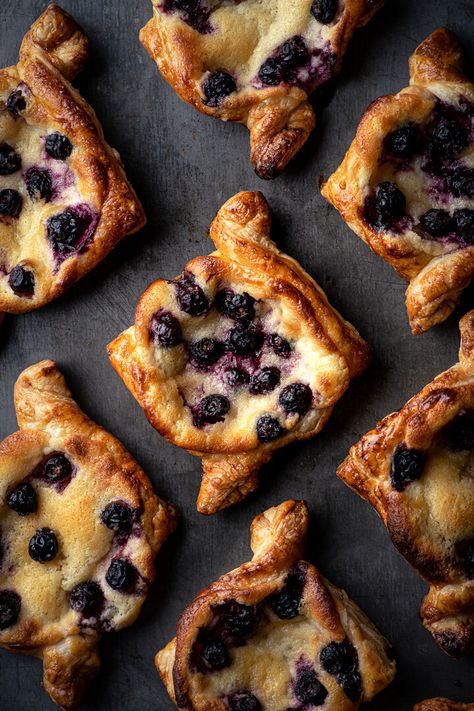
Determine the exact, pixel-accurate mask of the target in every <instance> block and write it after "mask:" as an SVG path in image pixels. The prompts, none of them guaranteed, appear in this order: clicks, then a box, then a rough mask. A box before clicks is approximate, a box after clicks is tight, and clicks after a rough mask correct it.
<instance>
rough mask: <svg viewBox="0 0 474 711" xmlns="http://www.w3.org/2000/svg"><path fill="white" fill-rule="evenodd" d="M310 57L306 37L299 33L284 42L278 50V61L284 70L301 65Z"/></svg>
mask: <svg viewBox="0 0 474 711" xmlns="http://www.w3.org/2000/svg"><path fill="white" fill-rule="evenodd" d="M308 59H309V52H308V48H307V46H306V44H305V41H304V39H303V38H302V37H300V36H299V35H296V36H295V37H292V38H291V39H289V40H287V41H286V42H284V43H283V44H282V45H281V47H280V50H279V52H278V61H279V62H280V65H281V66H282V68H283V70H284V71H286V70H287V69H296V68H297V67H301V66H302V65H303V64H306V62H307V61H308Z"/></svg>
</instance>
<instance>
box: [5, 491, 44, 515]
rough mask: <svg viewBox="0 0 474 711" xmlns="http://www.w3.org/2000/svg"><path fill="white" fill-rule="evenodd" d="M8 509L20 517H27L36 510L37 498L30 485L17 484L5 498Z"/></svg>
mask: <svg viewBox="0 0 474 711" xmlns="http://www.w3.org/2000/svg"><path fill="white" fill-rule="evenodd" d="M6 503H7V506H8V508H10V509H12V511H15V512H16V513H17V514H19V515H20V516H27V515H28V514H32V513H34V512H35V511H36V510H37V509H38V497H37V496H36V491H35V490H34V488H33V487H32V486H31V484H28V483H25V484H19V485H18V486H16V487H15V488H14V489H13V490H12V491H10V493H9V494H8V496H7V500H6Z"/></svg>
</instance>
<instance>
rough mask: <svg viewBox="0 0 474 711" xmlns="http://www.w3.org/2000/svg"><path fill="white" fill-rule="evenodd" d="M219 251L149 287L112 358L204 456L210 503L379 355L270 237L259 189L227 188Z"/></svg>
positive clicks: (224, 499) (304, 430) (318, 414)
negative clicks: (234, 192)
mask: <svg viewBox="0 0 474 711" xmlns="http://www.w3.org/2000/svg"><path fill="white" fill-rule="evenodd" d="M211 238H212V240H213V242H214V244H215V246H216V248H217V251H215V252H213V253H212V254H210V255H208V256H205V257H197V258H195V259H193V260H192V261H191V262H189V263H188V264H187V265H186V267H185V268H184V271H183V273H182V274H181V275H180V276H179V277H177V278H176V279H173V280H172V281H165V280H163V279H159V280H158V281H156V282H154V283H153V284H152V285H151V286H150V287H149V288H148V289H147V290H146V291H145V293H144V294H143V296H142V298H141V299H140V302H139V304H138V307H137V310H136V315H135V323H134V325H133V326H132V327H131V328H129V329H127V330H126V331H124V332H123V333H122V334H121V335H120V336H119V337H118V338H117V339H116V340H115V341H113V342H112V343H111V344H110V345H109V356H110V359H111V362H112V365H113V366H114V368H115V369H116V370H117V372H118V373H119V375H120V376H121V377H122V378H123V379H124V381H125V383H126V385H127V386H128V388H129V389H130V391H131V392H132V394H133V395H134V396H135V398H136V399H137V400H138V402H139V403H140V405H141V406H142V407H143V409H144V411H145V414H146V416H147V417H148V419H149V420H150V422H151V424H152V425H153V426H154V427H155V428H156V429H157V430H158V431H159V432H160V433H161V434H162V435H164V436H165V437H167V438H168V439H169V440H170V441H171V442H173V443H174V444H177V445H178V446H180V447H184V448H185V449H187V450H188V451H190V452H191V453H192V454H195V455H197V456H199V457H201V458H202V465H203V481H202V486H201V492H200V494H199V499H198V509H199V511H201V512H202V513H207V514H210V513H215V512H216V511H218V510H219V509H222V508H224V507H225V506H229V505H230V504H233V503H235V502H236V501H239V500H240V499H242V498H243V497H245V496H247V494H249V493H250V492H251V491H253V490H254V489H255V488H256V486H257V483H258V480H257V475H258V471H259V469H260V467H261V466H262V465H263V464H264V463H265V462H268V461H269V460H270V458H271V456H272V454H273V453H274V452H275V451H276V450H277V449H278V448H280V447H283V446H284V445H286V444H289V443H290V442H293V441H295V440H299V439H305V438H307V437H312V436H313V435H315V434H316V433H317V432H319V431H320V430H321V429H322V427H323V426H324V424H325V423H326V421H327V419H328V418H329V416H330V414H331V412H332V409H333V407H334V405H335V404H336V402H337V401H338V400H339V398H340V397H341V396H342V395H343V393H344V392H345V390H346V389H347V387H348V385H349V382H350V379H351V378H353V377H354V376H356V375H358V374H359V373H361V372H362V371H363V370H364V368H365V367H366V366H367V365H368V363H369V360H370V355H371V353H370V349H369V347H368V345H367V344H366V343H365V342H364V341H363V340H362V338H361V337H360V336H359V334H358V333H357V331H356V330H355V329H354V328H353V327H352V326H351V325H350V324H349V323H347V322H346V321H344V319H343V318H342V317H341V316H340V315H339V314H338V313H337V312H336V311H335V310H334V309H333V308H332V307H331V306H330V304H329V303H328V300H327V298H326V296H325V294H324V292H323V291H322V290H321V289H320V288H319V286H318V285H317V284H316V283H315V281H314V280H313V279H312V278H311V277H310V276H309V275H308V274H307V273H306V272H305V271H304V270H303V269H302V267H301V266H300V265H299V264H298V263H297V262H296V261H295V260H294V259H291V257H288V256H287V255H286V254H283V253H282V252H280V251H279V250H278V249H277V247H276V245H275V244H274V243H273V242H272V241H271V239H270V210H269V207H268V205H267V203H266V201H265V199H264V197H263V196H262V195H261V193H252V192H242V193H239V194H238V195H235V196H234V197H233V198H231V199H230V200H228V201H227V202H226V203H225V205H224V206H223V207H222V208H221V209H220V210H219V212H218V214H217V216H216V218H215V220H214V222H213V223H212V226H211Z"/></svg>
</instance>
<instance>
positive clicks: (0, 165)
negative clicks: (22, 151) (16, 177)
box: [0, 143, 21, 175]
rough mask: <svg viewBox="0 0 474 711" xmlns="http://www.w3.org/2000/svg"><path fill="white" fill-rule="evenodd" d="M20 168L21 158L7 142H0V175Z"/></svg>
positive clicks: (14, 171) (9, 173) (8, 173)
mask: <svg viewBox="0 0 474 711" xmlns="http://www.w3.org/2000/svg"><path fill="white" fill-rule="evenodd" d="M20 168H21V158H20V156H19V155H18V153H16V152H15V151H14V149H13V148H12V147H11V146H10V145H9V144H8V143H0V175H11V174H12V173H16V171H17V170H20Z"/></svg>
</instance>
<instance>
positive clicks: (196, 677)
mask: <svg viewBox="0 0 474 711" xmlns="http://www.w3.org/2000/svg"><path fill="white" fill-rule="evenodd" d="M308 524H309V514H308V509H307V506H306V504H305V502H304V501H285V502H284V503H282V504H280V506H275V507H274V508H271V509H268V511H265V512H264V513H262V514H260V515H259V516H257V518H256V519H255V520H254V521H253V523H252V527H251V548H252V552H253V558H252V560H250V561H249V562H248V563H244V564H243V565H241V566H240V567H239V568H236V569H235V570H232V571H231V572H230V573H227V574H226V575H223V576H222V577H221V578H219V579H218V580H217V581H216V582H215V583H213V584H212V585H210V586H209V587H208V588H206V589H204V590H203V591H201V592H200V593H199V595H198V596H197V597H196V598H195V599H194V601H193V602H191V604H190V605H188V607H187V608H186V609H185V611H184V612H183V614H182V615H181V617H180V619H179V622H178V627H177V632H176V637H175V638H174V639H173V640H172V641H171V642H170V643H169V644H168V645H167V646H166V647H165V648H164V649H163V650H161V652H158V654H157V655H156V665H157V668H158V671H159V673H160V674H161V677H162V679H163V682H164V684H165V686H166V688H167V691H168V693H169V695H170V697H171V698H172V700H173V701H174V703H175V704H176V706H177V707H178V708H182V709H187V711H263V709H265V711H282V709H288V711H290V709H294V710H295V711H296V710H298V709H301V710H303V709H313V708H315V707H324V709H325V711H356V709H358V708H359V706H360V704H361V703H363V702H366V701H370V700H371V699H372V698H373V697H374V696H375V695H376V694H377V693H378V692H380V691H382V689H384V688H385V687H386V686H387V685H388V684H389V683H390V682H391V681H392V679H393V677H394V676H395V662H394V661H393V658H392V655H391V649H390V646H389V644H388V642H387V641H386V640H385V639H384V638H383V637H382V635H381V634H380V632H379V631H378V630H377V629H376V628H375V627H374V625H373V624H372V623H371V622H370V620H369V619H368V618H367V617H366V616H365V614H364V613H363V612H362V610H360V608H359V607H357V605H356V604H355V603H354V602H352V600H350V599H349V598H348V596H347V595H346V593H345V592H344V591H343V590H340V589H339V588H336V587H335V586H334V585H332V584H331V583H330V582H329V581H328V580H326V579H325V578H324V577H323V576H322V575H321V574H320V573H319V571H318V570H317V569H316V568H315V567H314V566H313V565H311V564H310V563H307V562H306V561H305V560H302V556H303V554H304V547H305V546H304V544H305V539H306V533H307V529H308ZM269 670H271V673H269Z"/></svg>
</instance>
